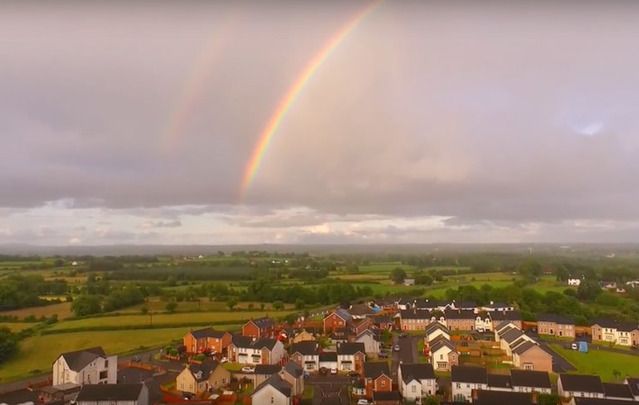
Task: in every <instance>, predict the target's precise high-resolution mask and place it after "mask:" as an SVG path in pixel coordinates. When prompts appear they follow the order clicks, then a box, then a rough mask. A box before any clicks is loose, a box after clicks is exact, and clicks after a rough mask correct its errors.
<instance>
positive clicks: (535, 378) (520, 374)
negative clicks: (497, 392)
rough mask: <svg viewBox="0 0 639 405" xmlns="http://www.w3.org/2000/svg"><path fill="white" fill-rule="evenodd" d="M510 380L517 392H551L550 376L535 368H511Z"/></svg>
mask: <svg viewBox="0 0 639 405" xmlns="http://www.w3.org/2000/svg"><path fill="white" fill-rule="evenodd" d="M510 381H511V383H512V387H513V391H516V392H538V393H541V394H550V393H551V392H552V391H551V389H552V386H551V385H550V376H549V375H548V373H547V372H544V371H533V370H517V369H512V370H510Z"/></svg>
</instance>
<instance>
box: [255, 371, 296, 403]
mask: <svg viewBox="0 0 639 405" xmlns="http://www.w3.org/2000/svg"><path fill="white" fill-rule="evenodd" d="M291 391H292V387H291V384H290V383H289V382H288V381H286V380H284V379H283V378H282V377H281V376H280V375H279V374H273V375H272V376H271V377H270V378H269V379H267V380H265V381H264V382H262V383H261V384H260V385H258V386H257V387H256V388H255V390H254V391H253V394H251V402H252V403H254V404H270V405H291V403H292V401H291Z"/></svg>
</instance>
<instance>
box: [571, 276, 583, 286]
mask: <svg viewBox="0 0 639 405" xmlns="http://www.w3.org/2000/svg"><path fill="white" fill-rule="evenodd" d="M568 285H570V286H573V287H579V286H580V285H581V279H580V278H569V279H568Z"/></svg>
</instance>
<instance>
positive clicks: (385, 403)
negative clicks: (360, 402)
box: [373, 391, 402, 405]
mask: <svg viewBox="0 0 639 405" xmlns="http://www.w3.org/2000/svg"><path fill="white" fill-rule="evenodd" d="M401 403H402V396H401V394H400V393H399V392H397V391H375V392H373V405H400V404H401Z"/></svg>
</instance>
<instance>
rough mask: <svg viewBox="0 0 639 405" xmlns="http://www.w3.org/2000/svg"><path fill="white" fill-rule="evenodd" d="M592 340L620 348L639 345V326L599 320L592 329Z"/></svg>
mask: <svg viewBox="0 0 639 405" xmlns="http://www.w3.org/2000/svg"><path fill="white" fill-rule="evenodd" d="M591 329H592V340H593V341H600V342H609V343H614V344H617V345H621V346H637V345H639V326H638V325H637V324H634V323H623V322H617V321H614V320H610V319H600V320H598V321H596V322H595V323H594V324H593V325H592V327H591Z"/></svg>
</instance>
